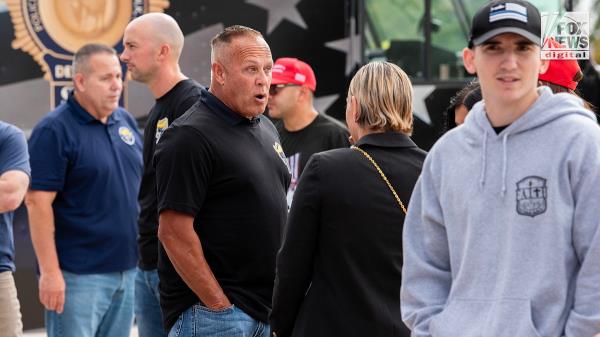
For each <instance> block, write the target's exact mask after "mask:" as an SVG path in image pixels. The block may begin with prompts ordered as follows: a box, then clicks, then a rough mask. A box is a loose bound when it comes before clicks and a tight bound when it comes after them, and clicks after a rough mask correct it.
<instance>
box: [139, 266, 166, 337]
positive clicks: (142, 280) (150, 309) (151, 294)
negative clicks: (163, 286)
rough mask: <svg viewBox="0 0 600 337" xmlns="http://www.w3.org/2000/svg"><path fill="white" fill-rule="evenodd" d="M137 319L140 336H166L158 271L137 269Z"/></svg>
mask: <svg viewBox="0 0 600 337" xmlns="http://www.w3.org/2000/svg"><path fill="white" fill-rule="evenodd" d="M135 321H136V322H137V326H138V334H139V337H166V336H167V334H166V333H165V331H164V328H163V323H162V322H163V319H162V314H161V311H160V294H159V292H158V272H157V271H156V269H154V270H142V269H139V268H138V269H137V273H136V276H135Z"/></svg>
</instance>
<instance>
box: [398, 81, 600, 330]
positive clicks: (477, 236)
mask: <svg viewBox="0 0 600 337" xmlns="http://www.w3.org/2000/svg"><path fill="white" fill-rule="evenodd" d="M539 93H540V97H539V98H538V99H537V100H536V102H535V103H534V104H533V105H532V106H531V107H530V109H529V110H528V111H527V112H526V113H525V114H524V115H522V116H521V117H520V118H519V119H518V120H516V121H515V122H514V123H512V124H511V125H510V126H508V127H507V128H506V129H504V130H503V131H502V132H501V133H500V134H498V135H497V134H496V133H495V131H494V129H493V128H492V126H491V124H490V123H489V121H488V119H487V117H486V114H485V111H484V103H483V102H480V103H478V104H477V105H475V106H474V107H473V110H472V111H471V112H470V113H469V115H468V117H467V119H466V122H465V124H464V125H462V126H460V127H458V128H455V129H453V130H451V131H450V132H448V133H447V134H446V135H444V137H442V138H441V139H440V140H439V141H438V142H437V143H436V144H435V146H434V147H433V148H432V150H431V152H429V155H428V156H427V159H426V161H425V165H424V167H423V171H422V174H421V177H420V179H419V181H418V182H417V185H416V186H415V190H414V192H413V195H412V198H411V200H410V205H409V211H408V215H407V218H406V221H405V223H404V234H403V235H404V237H403V241H404V243H403V244H404V266H403V270H402V287H401V309H402V318H403V320H404V321H405V323H406V324H407V325H408V326H409V327H410V328H411V330H413V333H412V336H413V337H425V336H432V337H561V336H567V337H591V336H593V335H594V334H595V333H598V332H600V212H599V210H600V128H598V125H597V124H596V118H595V116H594V114H593V113H592V112H590V111H588V110H586V109H584V108H583V107H582V104H581V100H579V99H578V98H576V97H575V96H573V95H569V94H556V95H555V94H552V92H551V91H550V89H549V88H547V87H542V88H540V89H539Z"/></svg>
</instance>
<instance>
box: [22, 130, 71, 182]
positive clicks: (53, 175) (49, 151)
mask: <svg viewBox="0 0 600 337" xmlns="http://www.w3.org/2000/svg"><path fill="white" fill-rule="evenodd" d="M64 137H65V135H59V133H58V131H57V130H55V129H52V128H49V127H46V126H44V127H41V128H35V129H34V130H33V133H32V134H31V138H30V139H29V154H30V156H31V160H30V162H31V189H33V190H42V191H62V190H63V187H64V184H65V176H66V172H67V167H68V164H69V159H68V158H69V156H68V154H67V149H66V141H65V139H64Z"/></svg>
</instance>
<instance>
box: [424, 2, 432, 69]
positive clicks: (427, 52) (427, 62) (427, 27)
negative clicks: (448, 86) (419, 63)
mask: <svg viewBox="0 0 600 337" xmlns="http://www.w3.org/2000/svg"><path fill="white" fill-rule="evenodd" d="M423 32H424V33H425V48H424V55H423V67H424V69H423V75H424V77H425V80H428V81H429V80H431V0H425V14H424V23H423Z"/></svg>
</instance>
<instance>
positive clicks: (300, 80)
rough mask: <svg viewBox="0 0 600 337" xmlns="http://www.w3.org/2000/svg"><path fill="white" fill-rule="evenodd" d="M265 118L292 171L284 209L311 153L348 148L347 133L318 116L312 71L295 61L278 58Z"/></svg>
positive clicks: (293, 59)
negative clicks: (270, 122) (271, 122)
mask: <svg viewBox="0 0 600 337" xmlns="http://www.w3.org/2000/svg"><path fill="white" fill-rule="evenodd" d="M272 75H273V80H272V82H271V88H270V90H269V105H268V107H269V116H271V117H272V118H276V119H279V121H277V122H276V123H275V126H276V127H277V131H279V135H280V138H281V145H282V147H283V151H284V152H285V155H286V157H287V158H288V161H289V164H290V168H291V170H292V181H291V184H290V188H289V190H288V197H287V199H288V207H289V206H290V205H291V203H292V198H293V195H294V191H295V190H296V185H297V184H298V180H299V179H300V174H301V173H302V170H303V169H304V166H305V165H306V162H307V161H308V158H310V156H311V155H312V154H313V153H317V152H321V151H326V150H331V149H335V148H340V147H348V146H350V142H349V141H348V136H349V134H348V130H347V129H346V127H345V126H344V125H343V124H342V123H340V122H338V121H337V120H335V119H333V118H331V117H328V116H326V115H323V114H319V113H318V112H317V110H316V109H315V107H314V106H313V98H314V92H315V89H316V87H317V80H316V78H315V74H314V72H313V70H312V68H311V67H310V66H309V65H308V64H306V63H305V62H302V61H300V60H298V59H296V58H288V57H285V58H280V59H278V60H277V61H275V64H274V65H273V70H272Z"/></svg>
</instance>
